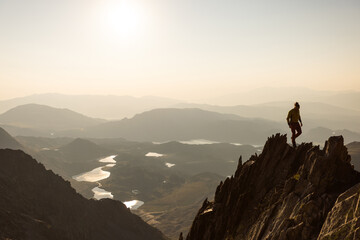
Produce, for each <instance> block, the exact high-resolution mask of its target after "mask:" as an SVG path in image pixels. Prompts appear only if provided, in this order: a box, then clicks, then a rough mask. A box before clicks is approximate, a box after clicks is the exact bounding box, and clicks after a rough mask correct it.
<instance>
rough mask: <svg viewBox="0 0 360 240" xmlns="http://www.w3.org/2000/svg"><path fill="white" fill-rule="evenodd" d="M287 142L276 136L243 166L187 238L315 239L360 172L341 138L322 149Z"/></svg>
mask: <svg viewBox="0 0 360 240" xmlns="http://www.w3.org/2000/svg"><path fill="white" fill-rule="evenodd" d="M286 142H287V139H286V136H281V135H276V136H273V137H271V138H269V139H268V141H267V143H266V144H265V146H264V150H263V152H262V153H261V154H260V155H259V156H256V155H255V156H252V157H251V158H250V159H249V160H248V161H247V162H245V163H244V164H242V163H241V162H239V166H238V169H237V170H236V173H235V176H234V177H231V178H228V179H226V181H225V182H224V183H220V185H219V186H218V187H217V190H216V193H215V198H214V201H213V202H208V201H207V200H206V201H204V203H203V206H202V207H201V208H200V210H199V212H198V214H197V216H196V217H195V220H194V222H193V225H192V227H191V230H190V232H189V234H188V235H187V238H186V239H187V240H192V239H196V240H201V239H214V240H216V239H247V240H250V239H268V240H271V239H273V240H275V239H284V240H287V239H289V240H290V239H303V240H305V239H306V240H309V239H316V238H317V237H318V235H319V233H320V231H321V228H322V226H323V223H324V222H325V219H326V216H327V213H328V212H329V211H330V210H331V209H332V207H333V206H334V203H335V201H336V199H337V198H338V196H339V195H340V194H341V193H343V192H344V191H346V190H347V189H349V188H350V187H352V186H354V185H355V184H356V183H358V182H360V173H358V172H356V171H355V170H353V168H352V166H351V164H350V159H351V158H350V156H349V155H348V153H347V149H346V147H345V146H344V140H343V138H342V137H341V136H340V137H331V138H329V140H328V141H327V142H326V144H325V147H324V149H323V150H320V149H319V147H317V146H315V147H313V146H312V144H309V143H306V144H301V145H300V146H298V147H297V148H296V149H294V148H291V147H290V146H289V145H288V144H287V143H286Z"/></svg>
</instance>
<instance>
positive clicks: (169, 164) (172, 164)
mask: <svg viewBox="0 0 360 240" xmlns="http://www.w3.org/2000/svg"><path fill="white" fill-rule="evenodd" d="M165 165H166V166H167V167H168V168H171V167H173V166H175V164H174V163H168V162H167V163H165Z"/></svg>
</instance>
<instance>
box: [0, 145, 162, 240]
mask: <svg viewBox="0 0 360 240" xmlns="http://www.w3.org/2000/svg"><path fill="white" fill-rule="evenodd" d="M0 239H12V240H16V239H36V240H42V239H52V240H57V239H59V240H60V239H61V240H67V239H74V240H75V239H76V240H80V239H84V240H85V239H86V240H91V239H94V240H101V239H106V240H110V239H126V240H127V239H134V240H137V239H138V240H140V239H153V240H159V239H166V238H165V237H164V236H163V235H162V233H161V232H160V231H158V230H157V229H155V228H153V227H151V226H149V225H147V224H146V223H145V222H143V221H142V220H141V219H140V218H139V217H138V216H136V215H134V214H132V213H131V212H130V210H129V209H127V208H126V207H125V205H124V204H122V203H121V202H119V201H114V200H110V199H104V200H100V201H96V200H87V199H85V198H84V197H82V196H81V195H80V194H77V193H76V192H75V190H74V189H73V188H71V186H70V183H69V182H66V181H64V180H63V179H62V178H61V177H59V176H57V175H55V174H54V173H53V172H52V171H49V170H46V169H45V168H44V166H43V165H42V164H40V163H37V162H36V161H35V160H34V159H32V158H31V157H30V156H29V155H27V154H25V153H24V152H22V151H20V150H17V151H14V150H8V149H7V150H0Z"/></svg>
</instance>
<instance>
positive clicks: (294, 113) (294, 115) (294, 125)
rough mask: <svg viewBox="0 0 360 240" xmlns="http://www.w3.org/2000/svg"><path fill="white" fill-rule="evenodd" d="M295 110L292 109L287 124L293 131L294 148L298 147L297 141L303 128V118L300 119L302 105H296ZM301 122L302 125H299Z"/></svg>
mask: <svg viewBox="0 0 360 240" xmlns="http://www.w3.org/2000/svg"><path fill="white" fill-rule="evenodd" d="M294 106H295V107H294V108H293V109H291V110H290V111H289V113H288V116H287V118H286V120H287V123H288V125H289V127H290V129H291V133H292V136H291V141H292V144H293V147H296V142H295V139H296V138H297V137H298V136H300V135H301V133H302V132H301V127H302V126H303V124H302V121H301V117H300V105H299V103H298V102H296V103H295V104H294ZM299 122H300V124H299Z"/></svg>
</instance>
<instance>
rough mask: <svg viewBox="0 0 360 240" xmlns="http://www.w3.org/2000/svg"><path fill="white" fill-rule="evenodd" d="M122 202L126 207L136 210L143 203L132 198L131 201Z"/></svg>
mask: <svg viewBox="0 0 360 240" xmlns="http://www.w3.org/2000/svg"><path fill="white" fill-rule="evenodd" d="M124 204H125V206H126V207H127V208H130V209H131V210H136V209H138V208H139V207H141V206H142V205H144V202H142V201H139V200H132V201H127V202H124Z"/></svg>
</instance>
